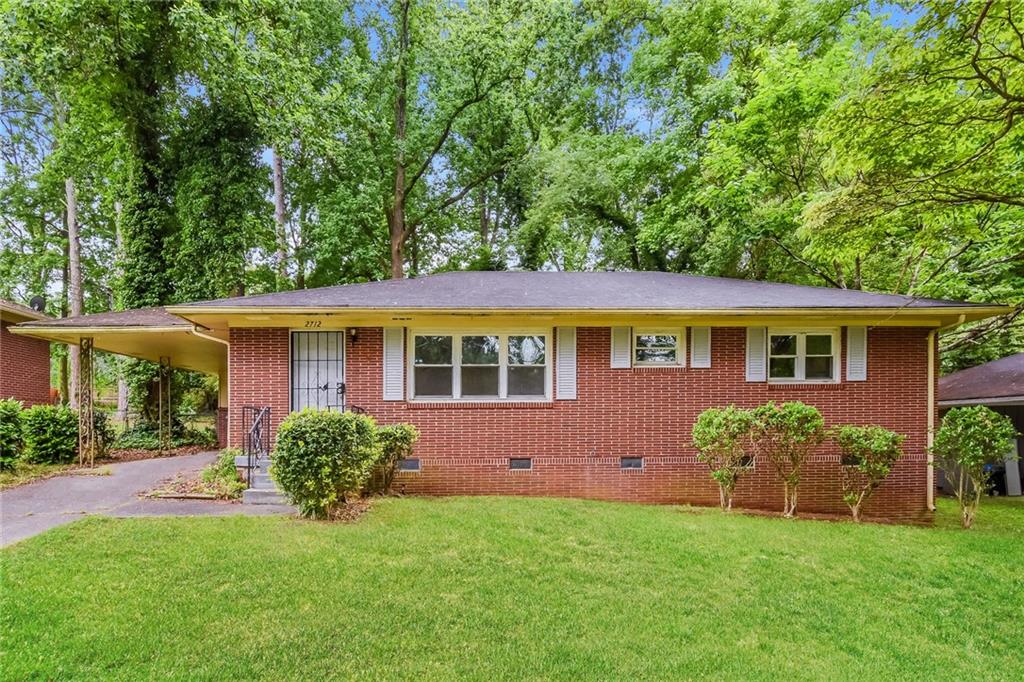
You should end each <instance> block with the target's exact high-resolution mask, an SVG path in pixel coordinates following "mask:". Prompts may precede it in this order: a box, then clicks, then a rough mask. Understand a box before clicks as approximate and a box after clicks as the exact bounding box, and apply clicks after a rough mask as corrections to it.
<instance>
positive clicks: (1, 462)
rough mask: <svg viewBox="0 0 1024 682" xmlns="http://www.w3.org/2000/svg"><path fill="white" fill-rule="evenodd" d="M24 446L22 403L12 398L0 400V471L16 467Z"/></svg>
mask: <svg viewBox="0 0 1024 682" xmlns="http://www.w3.org/2000/svg"><path fill="white" fill-rule="evenodd" d="M24 446H25V439H24V437H23V436H22V433H21V403H20V402H18V401H17V400H12V399H8V400H0V471H8V470H10V469H13V468H14V463H15V462H16V461H17V460H18V458H19V457H21V450H22V448H23V447H24Z"/></svg>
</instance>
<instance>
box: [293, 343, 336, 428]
mask: <svg viewBox="0 0 1024 682" xmlns="http://www.w3.org/2000/svg"><path fill="white" fill-rule="evenodd" d="M344 334H345V332H292V343H291V393H292V411H299V410H303V409H305V408H307V407H312V408H313V409H317V410H338V411H341V410H344V409H345V336H344Z"/></svg>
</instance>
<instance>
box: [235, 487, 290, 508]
mask: <svg viewBox="0 0 1024 682" xmlns="http://www.w3.org/2000/svg"><path fill="white" fill-rule="evenodd" d="M242 504H288V502H287V501H286V500H285V499H284V496H282V495H281V493H279V492H277V491H276V490H257V489H256V488H249V489H248V490H243V491H242Z"/></svg>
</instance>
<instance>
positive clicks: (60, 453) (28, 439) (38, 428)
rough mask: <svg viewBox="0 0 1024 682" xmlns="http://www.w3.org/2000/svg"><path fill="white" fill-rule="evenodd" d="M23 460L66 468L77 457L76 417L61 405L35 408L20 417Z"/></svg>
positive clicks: (36, 406)
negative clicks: (64, 465)
mask: <svg viewBox="0 0 1024 682" xmlns="http://www.w3.org/2000/svg"><path fill="white" fill-rule="evenodd" d="M21 427H22V433H23V434H24V438H25V454H24V457H25V459H27V460H28V461H30V462H35V463H36V464H68V463H71V462H73V461H75V458H76V457H77V456H78V413H77V412H75V411H74V410H72V409H70V408H68V407H65V406H63V405H35V406H34V407H30V408H28V409H27V410H24V411H23V412H22V413H21Z"/></svg>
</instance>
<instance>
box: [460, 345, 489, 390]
mask: <svg viewBox="0 0 1024 682" xmlns="http://www.w3.org/2000/svg"><path fill="white" fill-rule="evenodd" d="M462 364H463V365H496V364H498V337H497V336H463V337H462ZM463 393H465V391H463Z"/></svg>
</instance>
